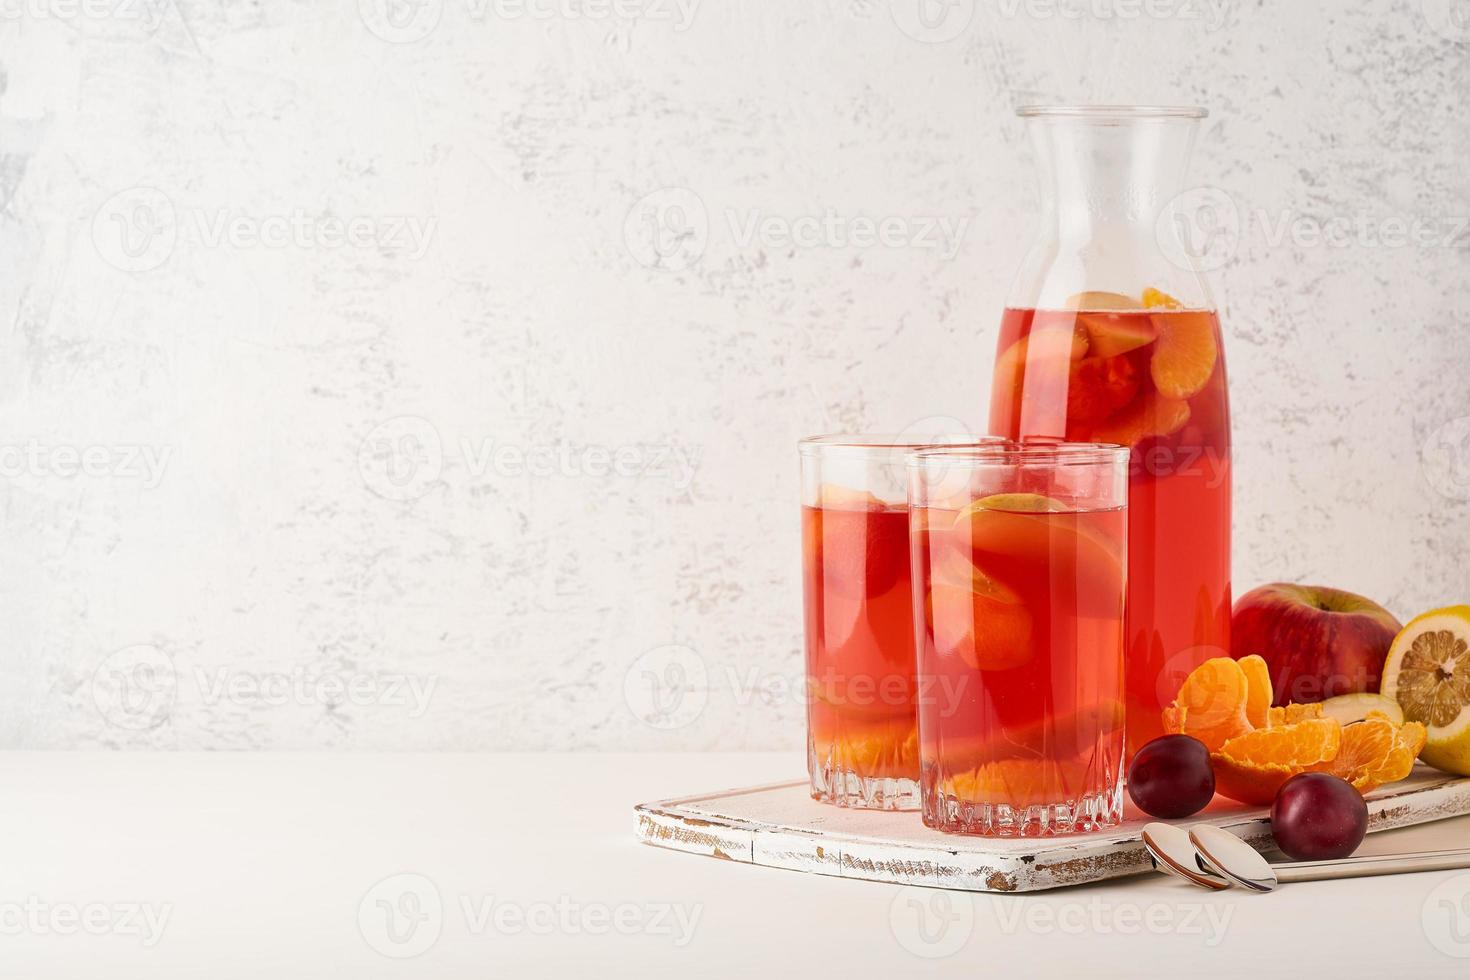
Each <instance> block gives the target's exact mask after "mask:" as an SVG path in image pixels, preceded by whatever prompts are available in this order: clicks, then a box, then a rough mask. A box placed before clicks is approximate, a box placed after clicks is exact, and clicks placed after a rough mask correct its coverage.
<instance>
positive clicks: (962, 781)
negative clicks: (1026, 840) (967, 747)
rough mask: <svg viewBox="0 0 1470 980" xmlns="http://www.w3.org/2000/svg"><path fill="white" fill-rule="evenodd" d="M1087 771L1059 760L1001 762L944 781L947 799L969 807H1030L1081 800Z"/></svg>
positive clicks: (1072, 763) (1010, 760) (1080, 766)
mask: <svg viewBox="0 0 1470 980" xmlns="http://www.w3.org/2000/svg"><path fill="white" fill-rule="evenodd" d="M1086 777H1087V767H1086V766H1085V765H1083V764H1081V763H1077V762H1063V761H1060V760H1057V759H998V760H996V761H994V762H987V763H985V764H983V765H981V766H978V767H976V768H975V769H972V770H970V771H968V772H959V773H955V775H954V776H952V777H950V778H949V779H947V780H945V781H944V784H943V787H942V789H943V792H944V794H945V795H946V796H952V797H954V798H955V799H958V800H961V801H963V802H966V803H990V804H1004V805H1007V806H1012V807H1028V806H1038V805H1045V804H1049V803H1063V802H1066V801H1068V800H1075V799H1076V798H1077V797H1078V796H1081V795H1082V793H1081V789H1082V785H1083V781H1084V780H1085V779H1086Z"/></svg>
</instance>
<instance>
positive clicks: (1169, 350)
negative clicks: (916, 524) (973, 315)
mask: <svg viewBox="0 0 1470 980" xmlns="http://www.w3.org/2000/svg"><path fill="white" fill-rule="evenodd" d="M1019 114H1020V115H1021V116H1022V117H1023V118H1024V119H1025V120H1026V124H1027V127H1028V129H1029V131H1030V135H1031V142H1032V146H1033V149H1034V151H1035V155H1036V170H1037V174H1038V176H1039V179H1040V191H1041V223H1040V228H1039V230H1038V233H1037V236H1036V238H1035V240H1034V242H1033V243H1032V245H1031V248H1030V250H1029V251H1028V252H1027V253H1026V256H1025V259H1024V260H1023V262H1022V265H1021V269H1020V271H1019V273H1018V274H1017V276H1016V279H1015V282H1014V284H1013V286H1012V287H1011V292H1010V295H1009V298H1008V301H1007V303H1006V310H1005V313H1004V314H1003V316H1002V319H1001V329H1000V341H999V344H998V347H997V350H996V362H995V374H994V379H993V387H992V395H991V404H990V428H991V432H993V433H994V434H996V435H1001V436H1008V437H1010V438H1013V439H1027V438H1044V439H1065V440H1068V441H1071V442H1111V443H1118V444H1121V445H1124V446H1127V447H1129V448H1130V449H1131V450H1132V455H1131V459H1130V464H1129V500H1130V511H1131V518H1130V521H1129V531H1128V610H1127V617H1126V619H1127V625H1126V637H1127V640H1126V664H1127V665H1126V674H1127V697H1126V710H1127V733H1128V737H1127V752H1128V754H1129V755H1130V756H1131V755H1132V753H1134V752H1136V751H1137V750H1138V749H1139V747H1140V746H1142V745H1143V744H1144V743H1145V742H1147V741H1148V740H1149V739H1152V738H1154V737H1156V736H1158V735H1159V734H1160V733H1161V732H1162V727H1161V720H1160V712H1161V710H1162V708H1163V707H1164V706H1165V705H1167V704H1168V703H1169V702H1170V701H1171V700H1173V697H1174V695H1175V693H1176V692H1177V691H1178V689H1179V686H1180V684H1181V683H1183V681H1184V678H1185V676H1186V675H1188V673H1189V671H1190V670H1191V669H1193V668H1194V667H1195V666H1197V665H1198V664H1199V663H1201V662H1202V661H1204V660H1206V659H1208V658H1210V657H1214V656H1225V655H1227V654H1228V651H1229V649H1230V407H1229V399H1228V397H1227V393H1226V383H1225V358H1224V348H1223V346H1222V344H1221V337H1220V325H1219V319H1218V317H1217V316H1216V311H1215V307H1214V303H1213V301H1212V300H1211V297H1210V293H1209V290H1208V288H1207V286H1206V285H1205V282H1204V279H1203V277H1202V276H1201V275H1200V272H1199V268H1198V265H1199V263H1198V261H1197V258H1196V257H1195V256H1196V253H1194V252H1193V251H1192V248H1191V246H1192V245H1193V242H1192V241H1191V240H1190V238H1191V236H1190V234H1189V233H1190V231H1191V228H1190V225H1189V222H1188V221H1185V220H1182V219H1184V218H1187V217H1188V215H1185V214H1183V213H1182V212H1181V211H1180V210H1179V207H1178V202H1179V201H1180V200H1181V197H1180V196H1181V195H1182V194H1184V192H1185V187H1184V178H1185V172H1186V170H1187V168H1188V162H1189V155H1190V152H1191V150H1192V149H1193V143H1194V133H1195V129H1196V127H1197V126H1198V124H1199V120H1200V119H1202V118H1203V117H1204V115H1205V112H1204V110H1201V109H1191V108H1153V107H1114V106H1054V107H1030V108H1024V109H1021V110H1020V112H1019ZM1182 199H1183V200H1186V201H1187V200H1189V199H1190V198H1189V196H1188V195H1185V196H1184V197H1183V198H1182Z"/></svg>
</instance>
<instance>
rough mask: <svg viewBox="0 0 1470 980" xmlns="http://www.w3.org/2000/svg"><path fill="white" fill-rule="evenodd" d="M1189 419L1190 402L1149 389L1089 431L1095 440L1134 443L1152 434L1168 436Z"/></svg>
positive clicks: (1124, 444)
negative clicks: (1149, 390) (1167, 396)
mask: <svg viewBox="0 0 1470 980" xmlns="http://www.w3.org/2000/svg"><path fill="white" fill-rule="evenodd" d="M1188 422H1189V402H1186V401H1181V400H1179V399H1177V398H1165V397H1164V396H1163V395H1160V394H1158V393H1156V392H1148V393H1147V394H1145V395H1144V396H1143V397H1141V398H1139V399H1137V400H1136V401H1134V403H1133V404H1132V405H1129V406H1128V407H1127V408H1125V409H1123V410H1122V411H1121V412H1119V413H1118V414H1117V415H1114V416H1113V417H1112V418H1110V419H1108V420H1107V421H1105V422H1103V423H1101V424H1100V425H1098V426H1097V428H1096V429H1094V430H1093V432H1092V438H1093V439H1094V440H1096V441H1097V442H1115V443H1117V444H1118V445H1120V446H1129V447H1132V446H1136V445H1138V444H1139V443H1140V442H1142V441H1143V440H1145V439H1148V438H1151V437H1153V436H1171V435H1173V434H1174V433H1176V432H1178V431H1179V430H1180V429H1182V428H1184V426H1185V425H1186V424H1187V423H1188Z"/></svg>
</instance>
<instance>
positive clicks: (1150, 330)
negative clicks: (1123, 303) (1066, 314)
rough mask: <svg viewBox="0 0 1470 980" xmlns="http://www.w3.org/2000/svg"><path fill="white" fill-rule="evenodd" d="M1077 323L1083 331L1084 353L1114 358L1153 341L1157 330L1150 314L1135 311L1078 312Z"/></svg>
mask: <svg viewBox="0 0 1470 980" xmlns="http://www.w3.org/2000/svg"><path fill="white" fill-rule="evenodd" d="M1077 322H1078V323H1079V324H1081V325H1082V328H1083V329H1084V330H1086V331H1087V337H1088V347H1087V352H1088V353H1089V354H1091V355H1092V356H1093V357H1117V356H1118V355H1119V354H1126V353H1128V352H1129V351H1132V350H1137V349H1138V348H1140V347H1143V346H1145V345H1147V344H1151V343H1153V342H1154V338H1155V337H1157V336H1158V334H1159V331H1158V329H1157V328H1156V327H1155V326H1154V321H1153V317H1150V316H1146V315H1143V314H1139V313H1079V314H1078V315H1077Z"/></svg>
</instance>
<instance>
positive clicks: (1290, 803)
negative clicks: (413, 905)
mask: <svg viewBox="0 0 1470 980" xmlns="http://www.w3.org/2000/svg"><path fill="white" fill-rule="evenodd" d="M1367 833H1368V804H1367V803H1364V802H1363V797H1362V795H1361V794H1360V793H1359V792H1358V791H1357V790H1355V789H1353V787H1352V785H1351V784H1350V783H1348V781H1347V780H1345V779H1341V778H1339V777H1337V776H1333V775H1331V774H1329V773H1325V772H1304V773H1300V774H1299V775H1296V776H1292V777H1291V778H1290V779H1288V780H1287V781H1286V782H1285V783H1282V784H1281V789H1279V790H1277V791H1276V802H1274V803H1272V804H1271V836H1273V837H1275V838H1276V846H1277V847H1279V848H1281V850H1282V851H1283V852H1285V853H1286V855H1287V857H1290V858H1294V859H1296V860H1298V861H1328V860H1331V859H1333V858H1343V857H1347V856H1348V855H1349V854H1351V853H1353V852H1354V851H1356V850H1357V849H1358V845H1359V844H1361V843H1363V836H1364V835H1365V834H1367Z"/></svg>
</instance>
